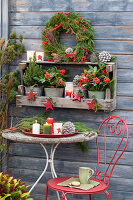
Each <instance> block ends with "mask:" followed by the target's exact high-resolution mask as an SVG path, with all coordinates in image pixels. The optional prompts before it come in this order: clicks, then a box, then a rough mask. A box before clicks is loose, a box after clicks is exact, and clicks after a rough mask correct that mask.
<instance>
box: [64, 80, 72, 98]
mask: <svg viewBox="0 0 133 200" xmlns="http://www.w3.org/2000/svg"><path fill="white" fill-rule="evenodd" d="M72 94H73V82H66V87H65V97H66V98H72Z"/></svg>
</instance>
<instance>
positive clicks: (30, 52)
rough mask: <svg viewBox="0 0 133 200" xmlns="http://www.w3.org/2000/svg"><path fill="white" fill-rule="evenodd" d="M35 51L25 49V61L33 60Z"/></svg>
mask: <svg viewBox="0 0 133 200" xmlns="http://www.w3.org/2000/svg"><path fill="white" fill-rule="evenodd" d="M34 54H35V51H27V61H30V60H31V61H33V58H34Z"/></svg>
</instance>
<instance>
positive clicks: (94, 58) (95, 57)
mask: <svg viewBox="0 0 133 200" xmlns="http://www.w3.org/2000/svg"><path fill="white" fill-rule="evenodd" d="M90 61H91V62H92V63H96V62H97V61H98V57H97V56H96V54H95V53H93V54H91V56H90Z"/></svg>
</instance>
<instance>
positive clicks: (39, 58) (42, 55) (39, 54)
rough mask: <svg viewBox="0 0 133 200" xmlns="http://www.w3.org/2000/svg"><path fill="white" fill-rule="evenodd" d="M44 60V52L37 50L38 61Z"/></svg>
mask: <svg viewBox="0 0 133 200" xmlns="http://www.w3.org/2000/svg"><path fill="white" fill-rule="evenodd" d="M43 60H44V52H36V61H43Z"/></svg>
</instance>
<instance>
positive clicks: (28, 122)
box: [14, 111, 49, 131]
mask: <svg viewBox="0 0 133 200" xmlns="http://www.w3.org/2000/svg"><path fill="white" fill-rule="evenodd" d="M48 115H49V112H48V111H47V112H45V113H42V114H39V115H36V116H34V117H31V118H23V119H22V120H21V121H20V122H19V123H18V124H17V125H16V126H15V127H14V130H16V131H22V130H27V131H31V130H32V124H33V123H34V122H35V120H37V121H38V123H39V124H41V126H43V124H44V123H46V119H47V118H48Z"/></svg>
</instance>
